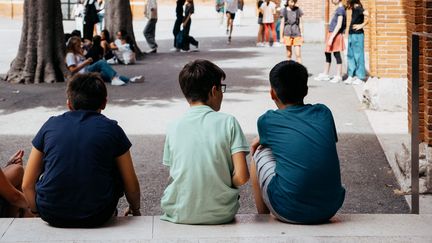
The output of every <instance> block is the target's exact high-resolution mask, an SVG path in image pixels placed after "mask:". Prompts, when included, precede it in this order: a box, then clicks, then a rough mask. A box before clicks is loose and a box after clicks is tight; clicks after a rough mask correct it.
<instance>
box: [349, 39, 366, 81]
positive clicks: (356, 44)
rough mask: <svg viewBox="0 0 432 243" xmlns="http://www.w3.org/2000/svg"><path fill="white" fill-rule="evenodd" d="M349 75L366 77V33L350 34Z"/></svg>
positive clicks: (363, 78)
mask: <svg viewBox="0 0 432 243" xmlns="http://www.w3.org/2000/svg"><path fill="white" fill-rule="evenodd" d="M348 76H350V77H354V76H356V77H357V78H359V79H361V80H365V79H366V68H365V61H364V34H350V35H349V36H348Z"/></svg>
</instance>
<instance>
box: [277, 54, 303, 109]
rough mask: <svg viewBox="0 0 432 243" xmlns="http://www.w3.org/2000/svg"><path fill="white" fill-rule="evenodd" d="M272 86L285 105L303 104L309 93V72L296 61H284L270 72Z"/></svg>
mask: <svg viewBox="0 0 432 243" xmlns="http://www.w3.org/2000/svg"><path fill="white" fill-rule="evenodd" d="M269 76H270V85H271V86H272V88H273V89H274V90H275V91H276V95H277V97H278V98H279V100H280V101H281V102H282V103H283V104H292V103H298V102H302V101H303V99H304V97H305V96H306V95H307V92H308V86H307V81H308V71H307V69H306V67H305V66H303V65H301V64H300V63H298V62H295V61H282V62H280V63H278V64H276V66H274V67H273V68H272V70H271V71H270V75H269Z"/></svg>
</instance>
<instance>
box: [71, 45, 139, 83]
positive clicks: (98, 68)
mask: <svg viewBox="0 0 432 243" xmlns="http://www.w3.org/2000/svg"><path fill="white" fill-rule="evenodd" d="M66 51H67V53H66V65H67V67H68V69H69V71H70V72H71V73H72V74H75V73H87V72H98V73H100V74H101V76H102V78H103V80H105V82H110V83H111V85H115V86H120V85H125V84H126V83H128V82H129V81H130V82H135V81H137V80H138V79H141V78H142V76H135V77H133V78H128V77H125V76H121V75H118V74H117V72H116V71H115V70H114V69H113V68H112V67H111V66H110V65H109V64H108V63H107V62H106V61H105V60H99V61H97V62H93V59H92V58H87V59H85V57H84V54H83V49H82V48H81V39H80V38H78V37H71V38H70V40H69V43H68V45H67V50H66Z"/></svg>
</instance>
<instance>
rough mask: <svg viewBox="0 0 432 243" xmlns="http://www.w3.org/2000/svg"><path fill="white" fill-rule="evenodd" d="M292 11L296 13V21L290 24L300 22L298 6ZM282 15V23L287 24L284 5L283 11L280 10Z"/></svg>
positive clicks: (286, 13) (286, 11)
mask: <svg viewBox="0 0 432 243" xmlns="http://www.w3.org/2000/svg"><path fill="white" fill-rule="evenodd" d="M294 12H295V13H296V21H295V22H294V23H293V24H290V25H298V24H300V12H299V8H298V7H296V9H295V10H294ZM282 15H283V17H284V24H285V25H288V24H289V23H288V10H287V9H286V7H285V8H284V11H283V12H282Z"/></svg>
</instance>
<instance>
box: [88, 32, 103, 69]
mask: <svg viewBox="0 0 432 243" xmlns="http://www.w3.org/2000/svg"><path fill="white" fill-rule="evenodd" d="M85 57H86V58H92V59H93V62H97V61H99V60H101V59H102V58H103V57H104V49H103V48H102V46H101V37H100V36H99V35H95V36H94V37H93V44H92V47H91V48H90V50H88V52H87V54H86V55H85Z"/></svg>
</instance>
